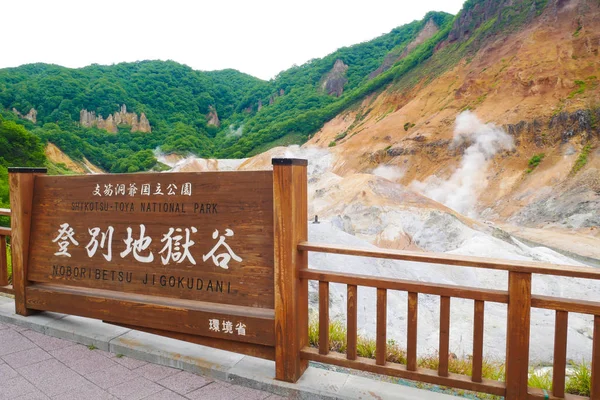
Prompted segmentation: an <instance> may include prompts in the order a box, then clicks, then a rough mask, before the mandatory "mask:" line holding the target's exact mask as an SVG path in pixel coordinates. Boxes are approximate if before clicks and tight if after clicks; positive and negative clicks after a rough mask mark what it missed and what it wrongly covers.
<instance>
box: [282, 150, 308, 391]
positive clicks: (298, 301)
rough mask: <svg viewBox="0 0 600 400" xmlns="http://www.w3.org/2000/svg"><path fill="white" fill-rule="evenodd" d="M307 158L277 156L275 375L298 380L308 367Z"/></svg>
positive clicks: (290, 380)
mask: <svg viewBox="0 0 600 400" xmlns="http://www.w3.org/2000/svg"><path fill="white" fill-rule="evenodd" d="M306 166H307V161H306V160H297V159H285V158H284V159H273V184H274V186H273V190H274V192H273V193H274V194H273V198H274V205H275V336H276V341H277V347H276V348H275V377H276V378H277V379H279V380H283V381H287V382H296V381H297V380H298V379H299V378H300V377H301V376H302V374H303V373H304V371H305V370H306V368H307V367H308V361H307V360H301V359H300V350H301V349H302V348H303V347H304V346H307V345H308V297H307V294H308V281H307V280H305V279H304V280H303V279H300V276H299V275H300V274H299V270H300V269H303V268H308V259H307V258H306V256H305V253H303V252H301V251H299V250H298V243H299V242H302V241H305V240H308V220H307V218H308V207H307V178H306Z"/></svg>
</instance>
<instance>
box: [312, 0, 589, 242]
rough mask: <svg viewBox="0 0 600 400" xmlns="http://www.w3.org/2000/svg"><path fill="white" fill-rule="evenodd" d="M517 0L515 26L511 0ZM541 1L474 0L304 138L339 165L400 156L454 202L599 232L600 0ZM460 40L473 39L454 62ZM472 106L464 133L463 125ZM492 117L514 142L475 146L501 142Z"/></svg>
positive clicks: (417, 182)
mask: <svg viewBox="0 0 600 400" xmlns="http://www.w3.org/2000/svg"><path fill="white" fill-rule="evenodd" d="M519 3H521V5H522V6H523V7H524V10H523V11H525V12H524V13H523V15H522V16H521V17H520V18H522V19H523V25H522V26H521V27H520V28H519V29H516V28H514V25H507V22H506V21H505V19H506V18H509V17H507V15H508V16H510V15H511V13H509V12H508V11H510V10H512V9H511V8H510V7H508V6H507V5H506V4H512V6H513V7H514V6H515V5H518V4H519ZM544 3H546V2H525V1H523V2H517V1H510V2H509V1H505V2H502V1H499V2H496V1H479V2H475V1H469V2H467V3H466V4H465V9H464V10H463V11H462V12H461V13H460V15H459V16H458V17H457V18H456V19H455V22H454V25H453V26H452V30H451V31H450V33H449V34H448V36H447V38H446V40H444V41H442V42H440V43H439V44H438V45H437V50H436V52H435V53H434V55H433V56H432V57H431V58H430V59H429V60H428V61H427V62H425V63H424V64H423V65H422V66H421V67H420V68H419V69H416V70H413V71H411V72H409V73H407V74H406V75H404V76H402V77H401V78H400V79H397V80H396V81H394V82H393V83H392V84H391V85H389V86H388V87H386V89H385V90H383V91H380V92H378V93H375V94H373V95H371V96H369V97H367V98H365V99H364V100H362V101H361V102H360V104H356V105H355V107H353V108H351V109H348V110H345V111H344V112H342V113H340V114H339V115H338V116H336V117H335V118H334V119H332V120H331V121H329V122H328V123H326V124H325V126H324V127H323V128H322V129H320V130H319V132H318V133H316V134H315V135H314V136H313V138H312V139H311V140H310V141H309V143H308V144H309V145H313V146H319V147H330V148H331V150H332V152H333V153H334V154H335V167H334V170H335V171H336V173H338V174H340V175H342V176H346V175H350V174H353V173H357V172H368V171H372V170H373V169H374V168H376V167H377V166H378V165H381V164H385V165H389V166H395V167H397V168H398V176H400V177H399V178H398V179H397V181H398V182H401V183H403V184H404V185H407V186H411V185H412V187H414V188H416V189H418V190H420V191H421V192H423V193H425V194H427V195H429V196H430V197H432V198H434V199H436V200H438V201H441V202H442V203H444V204H447V205H449V206H451V207H452V208H454V209H456V210H457V211H460V212H463V213H467V214H468V213H472V214H474V215H477V216H478V217H480V218H483V219H487V220H493V221H496V222H500V221H502V222H508V223H510V224H516V225H520V226H529V227H531V228H542V227H549V226H551V227H553V228H555V229H558V230H563V229H564V230H572V229H576V230H579V231H581V232H585V233H587V234H591V235H593V236H596V237H600V233H599V232H598V226H600V220H598V215H599V214H598V210H599V209H600V178H599V177H600V157H599V156H600V154H599V153H600V149H599V147H598V144H599V139H600V125H599V124H598V121H599V120H600V90H599V89H600V88H599V87H598V84H599V83H600V81H599V80H598V77H599V76H600V56H599V54H598V50H599V47H600V3H599V2H598V1H595V0H569V1H565V0H549V1H548V2H547V4H544ZM525 6H527V7H525ZM456 43H462V44H463V45H465V46H466V44H468V43H471V46H472V47H471V49H470V50H468V49H467V50H466V51H465V52H464V56H463V57H462V58H461V59H460V60H459V61H458V62H457V63H456V65H454V66H452V67H448V66H447V63H448V61H449V58H448V57H449V56H450V54H449V53H448V52H447V49H449V48H450V47H451V46H453V45H454V44H456ZM473 43H479V44H478V45H477V46H475V45H473ZM465 110H470V118H471V120H470V122H469V126H468V127H467V130H468V131H469V132H470V133H469V135H466V136H465V135H463V133H464V132H463V133H461V132H457V130H458V128H459V127H458V123H459V122H460V121H462V120H459V119H457V117H459V115H461V113H463V112H464V111H465ZM477 118H478V119H479V120H477ZM486 123H491V124H495V125H496V127H497V128H498V129H497V130H498V131H504V132H506V133H507V134H508V139H509V140H510V143H509V144H508V145H507V146H506V147H501V146H497V148H494V149H493V151H490V152H486V151H483V150H482V151H479V150H480V148H481V147H482V146H483V147H485V146H486V145H487V144H490V145H492V147H493V146H495V145H497V144H498V143H499V142H498V140H499V139H498V137H495V136H494V135H495V133H494V132H495V130H494V129H493V127H492V126H491V125H486ZM490 132H491V133H490ZM485 140H488V142H489V143H486V142H485ZM484 150H485V149H484ZM475 153H476V154H475ZM477 154H479V155H481V157H483V159H482V160H481V162H475V161H476V159H475V158H473V157H472V156H473V155H477ZM473 160H475V161H473ZM472 161H473V162H475V164H473V163H472ZM434 188H438V189H437V192H436V190H434ZM439 188H441V191H442V192H441V193H440V190H439ZM465 188H466V189H465ZM461 191H463V192H462V193H461ZM473 200H475V201H473Z"/></svg>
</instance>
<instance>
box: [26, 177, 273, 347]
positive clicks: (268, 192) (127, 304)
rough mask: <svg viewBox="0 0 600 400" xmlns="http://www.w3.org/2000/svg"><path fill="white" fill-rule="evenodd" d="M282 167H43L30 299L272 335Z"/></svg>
mask: <svg viewBox="0 0 600 400" xmlns="http://www.w3.org/2000/svg"><path fill="white" fill-rule="evenodd" d="M272 175H273V174H272V172H271V171H258V172H214V173H200V174H199V173H178V174H124V175H94V176H77V177H56V176H38V177H37V179H36V180H35V185H34V194H33V210H32V222H31V234H30V241H29V245H30V253H29V260H28V263H29V268H28V273H27V278H28V280H29V281H31V282H35V283H36V285H35V286H31V287H29V288H28V289H27V290H28V293H27V306H28V307H30V308H34V309H44V310H53V311H60V312H67V313H71V314H79V315H90V313H91V315H90V316H95V317H98V318H102V319H104V320H106V321H112V322H116V323H123V324H128V325H134V326H140V327H147V328H153V329H161V330H167V331H174V332H180V333H188V334H194V335H200V336H207V337H214V338H220V339H226V340H234V341H240V342H248V343H256V344H261V345H274V334H273V318H274V311H273V309H274V294H273V293H274V271H273V268H274V265H273V264H274V261H273V258H274V252H273V176H272ZM74 296H76V297H78V298H77V300H74ZM149 305H154V306H156V307H149ZM159 306H163V307H162V308H161V307H159Z"/></svg>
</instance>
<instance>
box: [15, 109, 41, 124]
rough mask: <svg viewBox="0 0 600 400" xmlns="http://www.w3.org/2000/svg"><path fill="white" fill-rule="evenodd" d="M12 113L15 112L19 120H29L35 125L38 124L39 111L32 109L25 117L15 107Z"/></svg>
mask: <svg viewBox="0 0 600 400" xmlns="http://www.w3.org/2000/svg"><path fill="white" fill-rule="evenodd" d="M12 112H14V113H15V114H17V116H18V117H19V118H23V119H26V120H29V121H31V122H33V123H34V124H35V123H36V122H37V110H36V109H35V108H32V109H30V110H29V112H28V113H27V114H25V115H23V114H21V113H20V112H19V110H17V109H16V108H14V107H13V109H12Z"/></svg>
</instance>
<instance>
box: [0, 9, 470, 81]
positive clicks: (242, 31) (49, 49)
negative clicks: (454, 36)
mask: <svg viewBox="0 0 600 400" xmlns="http://www.w3.org/2000/svg"><path fill="white" fill-rule="evenodd" d="M463 3H464V0H417V1H414V0H412V1H407V0H395V1H394V0H362V1H360V2H358V1H353V0H346V1H341V0H302V1H289V0H287V1H286V0H248V1H241V0H212V1H210V2H209V1H200V0H196V1H194V0H188V1H183V0H169V1H155V0H146V1H136V0H120V1H115V0H103V1H93V2H92V1H87V0H83V1H82V0H79V1H67V0H52V1H48V0H29V1H17V0H6V1H3V4H2V14H3V15H4V17H3V18H2V32H3V34H2V38H1V42H0V68H4V67H16V66H19V65H22V64H28V63H34V62H44V63H52V64H59V65H63V66H66V67H71V68H79V67H84V66H86V65H90V64H93V63H96V64H103V65H110V64H116V63H119V62H132V61H139V60H174V61H177V62H179V63H182V64H186V65H188V66H190V67H192V68H194V69H197V70H204V71H210V70H216V69H225V68H234V69H237V70H239V71H242V72H245V73H248V74H250V75H254V76H256V77H259V78H261V79H271V78H273V77H275V76H276V75H277V74H278V73H279V72H280V71H282V70H285V69H288V68H290V67H291V66H293V65H294V64H296V65H301V64H303V63H305V62H306V61H308V60H310V59H313V58H321V57H324V56H325V55H327V54H329V53H331V52H333V51H335V50H336V49H338V48H340V47H344V46H350V45H353V44H356V43H360V42H364V41H368V40H371V39H373V38H375V37H377V36H380V35H382V34H384V33H387V32H389V31H390V30H392V29H393V28H395V27H397V26H400V25H403V24H406V23H408V22H411V21H413V20H416V19H422V18H423V16H424V15H425V14H426V13H427V12H428V11H445V12H448V13H451V14H456V13H457V12H458V11H459V10H460V9H461V7H462V4H463Z"/></svg>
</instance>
